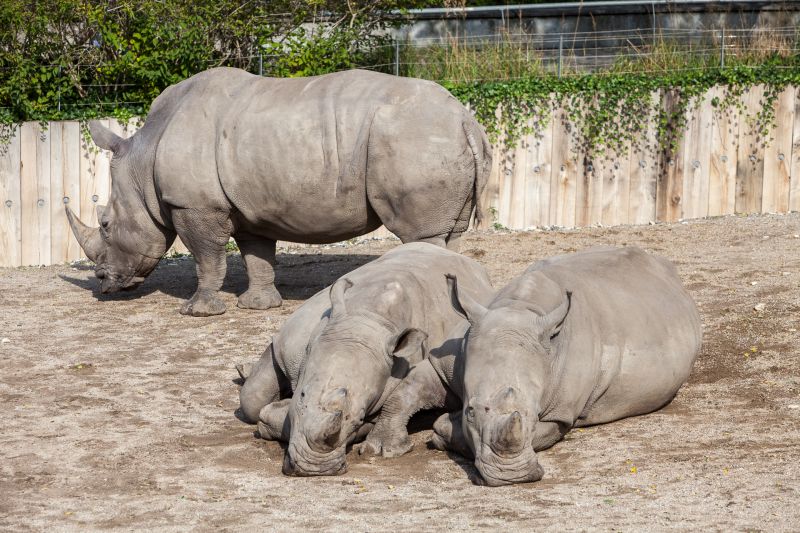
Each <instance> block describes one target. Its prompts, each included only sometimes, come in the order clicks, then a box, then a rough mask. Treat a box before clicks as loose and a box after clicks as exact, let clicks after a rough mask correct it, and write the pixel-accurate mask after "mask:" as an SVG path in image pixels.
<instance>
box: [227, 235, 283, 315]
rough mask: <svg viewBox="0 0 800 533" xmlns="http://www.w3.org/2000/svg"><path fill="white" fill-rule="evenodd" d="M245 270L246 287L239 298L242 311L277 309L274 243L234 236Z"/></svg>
mask: <svg viewBox="0 0 800 533" xmlns="http://www.w3.org/2000/svg"><path fill="white" fill-rule="evenodd" d="M234 239H236V243H237V244H238V245H239V248H240V249H241V251H242V258H243V259H244V265H245V268H247V278H248V281H249V283H248V287H247V290H246V291H245V292H244V293H242V294H241V295H240V296H239V303H238V304H237V305H238V306H239V307H241V308H242V309H270V308H272V307H279V306H280V305H281V303H282V301H283V300H282V299H281V295H280V293H278V289H276V288H275V269H274V266H275V241H272V240H265V239H257V238H249V237H248V236H241V235H235V236H234Z"/></svg>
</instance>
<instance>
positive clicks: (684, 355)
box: [370, 247, 701, 485]
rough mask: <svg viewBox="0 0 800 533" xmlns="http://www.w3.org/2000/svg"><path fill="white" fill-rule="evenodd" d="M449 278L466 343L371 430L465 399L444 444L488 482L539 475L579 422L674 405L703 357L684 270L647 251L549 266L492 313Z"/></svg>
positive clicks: (434, 358)
mask: <svg viewBox="0 0 800 533" xmlns="http://www.w3.org/2000/svg"><path fill="white" fill-rule="evenodd" d="M449 283H450V285H451V290H452V292H453V302H454V305H455V306H456V308H457V309H458V310H459V312H460V313H462V314H463V315H464V317H465V318H467V319H468V320H469V327H468V328H467V327H463V326H459V327H458V328H457V329H456V331H454V332H453V333H452V334H451V337H454V338H459V337H461V336H462V335H464V334H466V337H465V338H464V342H463V343H460V344H453V345H451V346H450V347H449V349H448V350H445V351H442V352H441V353H439V354H437V353H432V354H431V357H430V358H429V359H428V360H427V361H424V362H422V363H421V364H419V365H417V366H415V367H414V369H413V370H412V372H411V373H409V375H408V376H407V377H406V378H405V380H404V381H403V382H402V383H401V385H400V386H398V387H397V388H396V389H395V391H394V392H393V393H392V395H391V396H390V397H389V398H387V400H386V401H385V402H384V407H383V413H382V414H381V416H380V418H379V419H378V421H377V423H376V425H375V428H374V429H373V430H372V433H371V434H370V435H372V434H374V433H376V432H381V433H384V434H391V431H400V432H401V433H402V431H405V429H403V430H402V431H401V430H399V429H398V428H399V427H400V426H401V425H404V424H405V423H406V422H407V421H408V419H409V417H410V416H411V415H412V414H414V413H415V412H416V411H417V410H419V409H420V408H431V407H453V406H452V401H450V402H448V401H447V398H448V395H451V396H452V395H456V396H458V397H459V398H460V399H461V401H460V402H458V405H457V406H455V407H454V409H456V410H454V411H453V412H451V413H450V414H449V415H448V414H445V415H442V416H441V417H440V418H439V419H438V420H437V421H436V423H435V424H434V432H435V433H434V438H433V443H434V445H435V446H436V447H437V448H439V449H450V450H453V451H456V452H458V453H460V454H462V455H464V456H466V457H472V458H474V459H475V466H476V468H477V469H478V471H479V472H480V474H481V476H482V477H483V480H484V481H485V482H486V484H488V485H504V484H509V483H520V482H526V481H536V480H539V479H540V478H541V477H542V475H543V473H544V472H543V470H542V468H541V466H540V465H539V463H538V461H537V459H536V454H535V452H536V451H539V450H542V449H545V448H548V447H549V446H552V445H553V444H555V443H556V442H558V441H559V440H560V439H561V438H562V437H563V435H564V434H565V433H566V432H568V431H569V430H570V429H571V428H573V427H580V426H588V425H592V424H601V423H605V422H611V421H613V420H618V419H620V418H624V417H627V416H633V415H639V414H644V413H649V412H651V411H654V410H656V409H658V408H660V407H662V406H664V405H665V404H667V403H669V401H670V400H671V399H672V398H673V396H675V393H676V392H677V391H678V389H679V388H680V386H681V385H682V384H683V383H684V382H685V381H686V379H687V378H688V376H689V372H690V370H691V367H692V363H693V362H694V359H695V357H696V356H697V353H698V351H699V350H700V343H701V325H700V317H699V316H698V313H697V309H696V307H695V305H694V302H693V301H692V298H691V297H690V296H689V294H688V293H687V292H686V290H685V289H684V288H683V286H682V285H681V282H680V279H679V278H678V275H677V272H676V271H675V268H674V267H673V266H672V265H671V264H670V263H668V262H667V261H666V260H664V259H661V258H658V257H654V256H651V255H648V254H647V253H645V252H643V251H642V250H640V249H639V248H635V247H627V248H623V249H616V248H596V249H590V250H587V251H584V252H580V253H576V254H570V255H563V256H558V257H554V258H551V259H546V260H544V261H541V262H539V263H536V264H534V265H532V266H531V267H530V268H528V270H527V271H526V272H525V273H524V274H523V275H521V276H519V277H518V278H516V279H514V280H513V281H512V282H511V283H509V284H508V285H507V286H506V287H504V288H503V289H501V290H500V291H498V293H497V294H496V296H495V297H494V299H493V300H492V302H491V303H490V304H489V306H488V307H485V306H484V305H483V304H482V303H481V302H477V301H475V300H474V299H473V298H471V297H470V295H469V294H466V293H465V292H464V291H461V283H460V279H458V276H457V275H456V276H452V277H451V278H450V281H449ZM442 284H444V281H442ZM429 367H430V368H429ZM448 403H449V404H450V405H448Z"/></svg>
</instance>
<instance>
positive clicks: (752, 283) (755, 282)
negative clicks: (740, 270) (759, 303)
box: [750, 281, 758, 285]
mask: <svg viewBox="0 0 800 533" xmlns="http://www.w3.org/2000/svg"><path fill="white" fill-rule="evenodd" d="M750 285H758V282H757V281H751V282H750Z"/></svg>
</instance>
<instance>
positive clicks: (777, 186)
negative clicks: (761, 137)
mask: <svg viewBox="0 0 800 533" xmlns="http://www.w3.org/2000/svg"><path fill="white" fill-rule="evenodd" d="M795 94H796V89H795V87H793V86H787V87H786V88H784V90H783V91H781V93H780V94H779V95H778V99H777V100H776V101H775V103H774V109H775V124H774V126H775V127H774V128H773V129H772V135H771V137H772V140H771V141H770V143H769V144H768V145H767V147H766V148H765V149H764V190H763V192H762V198H763V201H762V206H761V212H762V213H786V212H787V211H788V210H789V188H790V185H791V183H790V177H791V160H792V159H791V156H792V129H793V127H794V105H795Z"/></svg>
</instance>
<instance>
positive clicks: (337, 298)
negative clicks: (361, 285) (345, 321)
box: [329, 278, 353, 318]
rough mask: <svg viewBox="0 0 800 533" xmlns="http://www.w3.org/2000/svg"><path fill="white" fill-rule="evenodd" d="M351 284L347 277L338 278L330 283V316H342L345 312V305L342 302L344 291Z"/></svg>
mask: <svg viewBox="0 0 800 533" xmlns="http://www.w3.org/2000/svg"><path fill="white" fill-rule="evenodd" d="M352 286H353V282H352V281H350V280H349V279H348V278H340V279H339V280H338V281H337V282H336V283H334V284H333V285H331V290H330V293H329V295H330V299H331V318H336V317H338V316H343V315H344V314H345V313H347V307H345V304H344V293H345V292H346V291H347V289H349V288H350V287H352Z"/></svg>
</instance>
